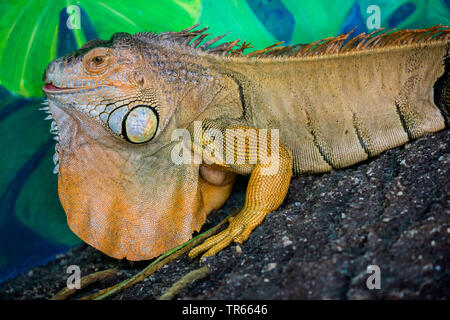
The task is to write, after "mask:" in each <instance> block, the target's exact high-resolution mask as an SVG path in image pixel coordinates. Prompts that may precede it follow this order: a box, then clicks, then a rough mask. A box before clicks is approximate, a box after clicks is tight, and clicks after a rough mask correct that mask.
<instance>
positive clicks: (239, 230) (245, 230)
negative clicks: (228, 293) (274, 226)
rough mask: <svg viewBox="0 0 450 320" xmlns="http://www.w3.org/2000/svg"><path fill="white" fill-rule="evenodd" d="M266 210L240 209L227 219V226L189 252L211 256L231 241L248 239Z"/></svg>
mask: <svg viewBox="0 0 450 320" xmlns="http://www.w3.org/2000/svg"><path fill="white" fill-rule="evenodd" d="M267 213H268V212H263V211H254V210H251V209H245V208H244V209H242V210H241V211H240V212H239V213H238V214H237V215H236V216H235V217H231V218H229V219H228V222H229V223H230V224H229V225H228V227H227V228H226V229H225V230H223V231H221V232H220V233H218V234H216V235H214V236H212V237H209V238H208V239H206V240H205V242H203V243H202V244H201V245H199V246H197V247H195V248H193V249H192V250H191V251H190V252H189V257H190V258H195V257H197V256H198V255H199V254H201V253H202V252H205V251H206V252H205V253H204V254H203V255H202V258H204V257H208V256H213V255H215V254H216V253H218V252H220V251H221V250H222V249H224V248H226V247H227V246H228V245H229V244H230V243H231V242H238V243H242V242H244V241H246V240H247V239H248V237H249V236H250V234H251V233H252V231H253V230H254V229H255V228H256V227H257V226H258V225H260V224H261V222H262V221H263V220H264V218H265V216H266V215H267Z"/></svg>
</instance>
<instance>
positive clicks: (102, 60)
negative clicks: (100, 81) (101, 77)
mask: <svg viewBox="0 0 450 320" xmlns="http://www.w3.org/2000/svg"><path fill="white" fill-rule="evenodd" d="M112 60H113V58H112V53H111V49H109V48H94V49H92V50H91V51H89V52H88V53H86V55H85V56H84V58H83V65H84V68H85V69H86V71H87V72H89V73H94V74H96V73H102V72H103V71H105V69H106V68H107V67H109V66H110V65H111V63H112Z"/></svg>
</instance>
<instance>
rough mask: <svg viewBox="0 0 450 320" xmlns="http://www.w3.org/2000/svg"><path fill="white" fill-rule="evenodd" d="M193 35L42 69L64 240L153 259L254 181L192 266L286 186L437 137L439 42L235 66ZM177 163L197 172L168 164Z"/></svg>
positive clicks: (238, 59)
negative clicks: (69, 233)
mask: <svg viewBox="0 0 450 320" xmlns="http://www.w3.org/2000/svg"><path fill="white" fill-rule="evenodd" d="M194 28H195V26H194V27H192V28H189V29H186V30H183V31H181V32H167V33H162V34H159V35H156V34H148V33H147V34H146V33H139V34H136V35H129V34H126V33H119V34H115V35H113V36H112V37H111V39H110V40H109V41H104V40H94V41H89V42H88V43H86V44H85V45H84V46H83V47H82V48H81V49H80V50H78V51H76V52H74V53H72V54H69V55H67V56H65V57H62V58H59V59H56V60H54V61H52V62H51V63H50V64H49V66H48V67H47V69H46V71H45V74H44V79H43V80H44V82H45V83H46V85H45V86H44V88H43V90H44V92H45V94H46V96H47V98H48V105H49V106H48V108H47V107H45V109H48V110H49V112H50V113H51V116H52V117H53V119H54V120H55V121H56V122H55V123H54V124H52V131H54V132H56V133H58V138H57V139H58V141H59V143H58V147H57V154H56V157H55V161H56V162H57V164H58V165H57V167H56V169H57V172H58V173H59V178H58V191H59V196H60V199H61V203H62V205H63V207H64V209H65V211H66V214H67V217H68V223H69V226H70V227H71V229H72V230H73V231H74V232H75V233H76V234H77V235H78V236H79V237H80V238H82V239H83V240H84V241H86V242H87V243H89V244H91V245H92V246H94V247H96V248H97V249H99V250H101V251H102V252H104V253H106V254H108V255H110V256H112V257H115V258H127V259H129V260H143V259H150V258H153V257H155V256H157V255H159V254H161V253H163V252H165V251H167V250H169V249H171V248H173V247H175V246H177V245H179V244H181V243H183V242H185V241H187V240H188V239H190V237H191V235H192V233H193V231H199V230H200V228H201V226H202V224H203V223H204V221H205V218H206V216H207V215H208V214H209V213H210V212H211V211H213V210H215V209H217V208H219V207H220V206H222V204H223V203H224V202H225V201H226V199H227V198H228V197H229V195H230V192H231V188H232V186H233V182H234V178H235V175H236V174H250V180H249V185H248V188H247V192H246V200H245V204H244V207H243V208H242V210H241V211H240V212H239V213H238V214H237V215H236V216H235V217H234V218H233V219H230V224H229V226H228V228H227V229H226V230H224V231H222V232H221V233H219V234H217V235H215V236H213V237H211V238H210V239H208V240H206V241H205V242H204V243H203V244H201V245H200V246H198V247H196V248H194V249H193V250H192V251H191V252H190V253H189V256H191V257H195V256H197V255H199V254H201V253H203V255H204V256H205V255H206V256H207V255H214V254H216V253H217V252H219V251H220V250H222V249H223V248H225V247H226V246H228V245H229V244H230V243H231V242H232V241H235V242H243V241H245V240H246V239H247V238H248V237H249V235H250V234H251V232H252V230H253V229H254V228H255V227H256V226H258V225H259V224H260V223H261V222H262V221H263V220H264V217H265V216H266V215H267V213H269V212H270V211H273V210H275V209H277V208H278V207H279V206H280V205H281V203H282V202H283V200H284V198H285V195H286V193H287V190H288V187H289V182H290V179H291V177H292V175H300V174H307V173H317V172H326V171H330V170H332V169H338V168H342V167H346V166H349V165H352V164H355V163H358V162H360V161H363V160H365V159H367V158H369V157H373V156H375V155H377V154H379V153H380V152H382V151H384V150H386V149H389V148H393V147H396V146H398V145H401V144H404V143H406V142H407V141H409V140H410V139H414V138H417V137H419V136H421V135H423V134H426V133H429V132H435V131H438V130H441V129H443V128H444V127H445V121H446V120H445V118H444V116H443V113H446V112H448V100H449V99H448V97H449V86H448V69H447V70H446V71H444V63H445V61H446V60H445V59H446V55H447V54H448V39H449V35H450V30H449V29H446V28H443V27H440V26H437V27H434V28H430V29H427V30H415V31H399V32H396V33H392V34H379V35H368V36H364V35H361V36H358V37H356V38H354V39H352V40H350V41H348V42H347V43H345V44H344V40H345V39H346V38H347V37H348V34H346V35H341V36H339V37H336V38H329V39H325V40H323V41H319V42H316V43H314V44H311V45H304V46H288V47H279V46H277V45H274V46H271V47H269V48H266V49H264V50H260V51H256V52H253V53H251V54H248V55H246V56H244V55H243V53H242V52H243V51H244V50H245V49H246V48H247V47H248V43H245V42H244V44H243V45H241V46H240V47H238V48H237V49H233V48H234V47H235V45H236V44H237V41H232V42H229V43H225V44H222V45H220V46H217V47H215V48H208V47H209V46H210V45H211V44H212V43H214V42H215V41H216V40H218V38H220V37H218V38H216V39H213V40H211V41H209V42H206V43H203V44H202V41H203V39H204V34H203V32H204V31H205V30H206V29H202V30H199V31H195V30H193V29H194ZM195 37H198V38H197V39H195V40H193V39H194V38H195ZM192 40H193V41H192ZM190 41H192V42H191V43H190ZM189 43H190V44H189ZM447 63H448V62H447ZM436 102H437V104H438V106H436ZM438 107H440V108H441V111H442V112H443V113H441V111H440V110H439V109H438ZM199 123H200V124H199ZM176 129H178V131H177V130H176ZM179 129H184V131H182V135H178V133H180V131H179ZM273 129H275V130H273ZM211 130H213V131H214V132H215V134H217V136H214V138H212V135H211ZM277 130H278V131H277ZM269 131H270V134H272V132H275V133H277V134H279V136H276V135H275V136H272V135H269V134H268V132H269ZM183 136H184V137H187V139H184V140H182V139H181V137H183ZM219 136H220V138H219ZM277 137H279V139H278V138H277ZM235 138H236V139H237V140H235ZM252 139H253V140H252ZM181 141H182V142H181ZM239 141H240V142H241V143H242V144H240V142H239ZM255 141H256V142H255ZM253 142H255V143H253ZM220 149H222V150H223V153H220V152H216V151H217V150H220ZM268 150H270V151H269V152H268ZM227 152H230V154H231V155H232V158H230V159H232V160H233V161H226V160H229V159H226V157H225V156H224V155H225V154H227ZM179 154H183V156H186V157H187V158H189V159H191V160H192V159H196V158H198V157H199V156H200V155H202V158H201V161H187V162H186V163H181V164H180V163H175V162H174V160H173V159H174V155H175V158H176V155H179Z"/></svg>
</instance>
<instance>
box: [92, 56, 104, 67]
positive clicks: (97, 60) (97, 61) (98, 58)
mask: <svg viewBox="0 0 450 320" xmlns="http://www.w3.org/2000/svg"><path fill="white" fill-rule="evenodd" d="M92 61H93V62H94V63H95V64H96V65H99V64H101V63H102V62H103V61H104V59H103V57H101V56H96V57H94V58H93V59H92Z"/></svg>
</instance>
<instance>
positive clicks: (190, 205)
mask: <svg viewBox="0 0 450 320" xmlns="http://www.w3.org/2000/svg"><path fill="white" fill-rule="evenodd" d="M142 39H143V35H142V34H141V35H139V36H137V35H134V36H132V35H129V34H125V33H120V34H115V35H113V36H112V37H111V39H110V40H109V41H105V40H92V41H89V42H87V43H86V44H85V45H84V46H83V47H82V48H80V50H78V51H75V52H73V53H71V54H68V55H66V56H64V57H61V58H58V59H56V60H54V61H52V62H51V63H50V64H49V65H48V67H47V69H46V71H45V73H44V77H43V80H44V82H45V85H44V87H43V91H44V93H45V95H46V96H47V98H48V103H49V112H50V113H51V116H52V118H53V119H54V121H55V123H54V124H52V128H53V129H54V130H57V132H58V138H57V139H58V146H57V154H56V156H57V161H58V162H59V167H58V174H59V177H58V191H59V196H60V200H61V203H62V205H63V208H64V210H65V211H66V214H67V218H68V224H69V226H70V227H71V229H72V230H73V231H74V232H75V233H76V234H77V235H78V236H79V237H80V238H81V239H83V240H84V241H86V242H87V243H89V244H91V245H92V246H94V247H96V248H97V249H99V250H101V251H102V252H104V253H106V254H108V255H110V256H113V257H115V258H127V259H129V260H143V259H150V258H153V257H155V256H157V255H159V254H161V253H163V252H165V251H166V250H168V249H171V248H173V247H175V246H176V245H179V244H181V243H183V242H184V241H186V240H188V239H189V238H190V237H191V235H192V232H193V231H194V230H197V231H198V230H200V227H201V226H202V224H203V222H204V220H205V218H206V215H207V214H208V213H209V212H210V211H211V210H212V209H215V208H217V207H219V206H220V205H222V203H223V202H224V201H225V200H226V198H227V197H228V195H229V192H230V189H231V186H228V185H227V186H215V185H212V184H209V183H207V182H206V181H204V180H203V179H202V178H201V177H200V175H199V164H183V165H176V164H174V162H173V161H172V159H171V154H172V152H173V150H174V147H175V146H176V145H179V141H172V139H171V134H172V132H173V130H174V129H177V128H184V127H186V126H187V125H188V124H189V123H191V122H192V121H193V120H194V119H195V118H196V117H197V115H198V114H200V113H201V112H202V110H203V109H204V108H205V107H206V105H202V103H199V101H198V100H195V101H193V100H192V99H194V98H190V97H193V96H192V94H194V93H195V94H196V96H198V95H199V93H198V90H201V88H202V87H204V86H203V85H198V83H197V84H195V87H196V89H195V90H193V89H190V90H188V88H187V87H186V88H185V91H182V90H180V88H179V87H178V89H177V87H176V86H174V83H173V78H172V77H171V75H170V73H171V72H174V71H173V68H168V67H167V61H169V60H170V59H172V60H170V61H173V57H170V56H167V55H166V54H165V52H164V48H165V46H166V45H167V44H164V43H163V44H162V45H159V47H155V45H156V44H152V43H151V42H145V41H143V40H142ZM174 68H175V67H174ZM176 68H178V69H177V70H184V68H183V66H180V65H176ZM184 71H185V72H184V74H185V75H186V77H185V78H183V79H184V82H183V83H184V84H185V85H186V86H188V85H189V81H190V78H189V71H187V72H186V70H184ZM180 72H181V71H180ZM187 91H189V93H188V94H186V93H185V92H187ZM180 92H183V93H180ZM181 95H182V96H183V99H184V100H183V101H186V99H188V101H189V99H191V100H190V104H189V103H185V104H182V103H181V98H180V96H181ZM186 106H187V107H186ZM183 108H184V109H183ZM218 199H219V200H218Z"/></svg>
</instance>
